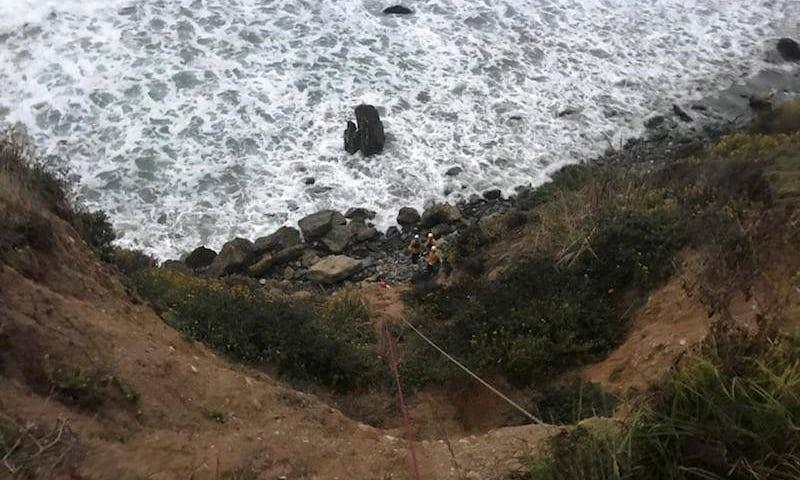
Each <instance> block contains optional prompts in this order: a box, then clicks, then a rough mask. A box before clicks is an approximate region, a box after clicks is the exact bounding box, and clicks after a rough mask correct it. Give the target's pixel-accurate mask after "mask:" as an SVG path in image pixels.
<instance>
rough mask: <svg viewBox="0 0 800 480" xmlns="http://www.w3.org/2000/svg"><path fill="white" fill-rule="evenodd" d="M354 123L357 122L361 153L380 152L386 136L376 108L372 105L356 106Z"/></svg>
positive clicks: (367, 154) (366, 154)
mask: <svg viewBox="0 0 800 480" xmlns="http://www.w3.org/2000/svg"><path fill="white" fill-rule="evenodd" d="M356 123H358V135H359V137H361V153H363V154H364V156H366V157H368V156H370V155H374V154H376V153H380V152H382V151H383V146H384V144H385V143H386V136H385V135H384V132H383V123H381V119H380V115H378V110H377V109H376V108H375V107H373V106H372V105H359V106H357V107H356Z"/></svg>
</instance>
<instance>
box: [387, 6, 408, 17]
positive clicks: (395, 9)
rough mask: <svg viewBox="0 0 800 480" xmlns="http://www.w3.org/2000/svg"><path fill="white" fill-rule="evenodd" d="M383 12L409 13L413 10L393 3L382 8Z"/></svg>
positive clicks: (391, 13)
mask: <svg viewBox="0 0 800 480" xmlns="http://www.w3.org/2000/svg"><path fill="white" fill-rule="evenodd" d="M383 13H385V14H387V15H410V14H412V13H414V11H413V10H411V9H410V8H408V7H404V6H402V5H393V6H391V7H387V8H384V9H383Z"/></svg>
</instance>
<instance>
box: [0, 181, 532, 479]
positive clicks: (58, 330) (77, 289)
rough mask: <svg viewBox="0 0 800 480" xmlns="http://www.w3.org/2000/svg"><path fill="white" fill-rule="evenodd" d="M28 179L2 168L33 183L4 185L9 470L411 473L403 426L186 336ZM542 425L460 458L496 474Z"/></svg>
mask: <svg viewBox="0 0 800 480" xmlns="http://www.w3.org/2000/svg"><path fill="white" fill-rule="evenodd" d="M24 180H25V181H24V182H21V181H20V177H19V174H18V172H17V173H15V172H10V171H8V170H7V169H5V170H3V171H2V173H0V181H2V182H3V185H4V186H8V185H12V184H14V185H22V186H24V188H13V189H12V188H3V189H0V212H2V216H0V219H2V222H3V223H2V225H0V247H2V248H0V360H2V361H1V362H0V368H1V369H0V375H2V376H0V452H2V454H3V455H2V456H4V457H5V459H4V462H2V464H0V478H42V479H45V478H46V479H56V478H73V479H74V478H85V479H109V478H120V479H139V478H151V479H153V478H155V479H187V478H194V479H220V478H260V479H273V478H274V479H277V478H312V477H313V478H363V479H373V478H406V477H407V475H408V469H407V463H406V453H407V452H406V449H405V444H404V442H403V441H402V440H400V439H399V438H398V437H400V436H401V434H400V432H397V431H381V430H377V429H374V428H371V427H368V426H366V425H363V424H359V423H358V422H355V421H352V420H350V419H348V418H345V417H344V416H343V415H342V414H341V413H340V412H339V411H337V410H335V409H333V408H331V407H329V406H328V405H325V404H324V403H322V402H320V401H319V400H318V399H317V398H316V397H314V396H310V395H307V394H303V393H299V392H296V391H294V390H292V389H290V388H287V387H285V386H283V385H282V384H281V383H279V382H276V381H274V380H272V379H271V378H269V377H268V376H267V375H265V374H263V373H260V372H257V371H253V370H248V369H246V368H241V367H238V366H235V365H232V364H231V363H229V362H227V361H226V360H224V359H222V358H220V357H218V356H217V355H215V354H214V353H212V352H211V351H209V350H208V349H207V348H205V347H204V346H202V345H200V344H196V343H192V342H189V341H187V340H185V339H184V338H182V337H181V336H180V335H179V334H178V333H177V332H176V331H175V330H173V329H171V328H170V327H168V326H167V325H165V323H164V322H163V321H162V320H161V319H160V318H159V317H158V316H157V315H156V314H155V313H154V312H153V311H152V310H151V309H150V308H149V307H147V306H145V305H143V304H142V303H141V302H140V301H138V300H137V299H136V296H135V295H134V294H132V293H131V292H130V291H129V290H128V289H127V288H126V286H125V285H124V284H123V281H122V279H121V277H120V275H119V274H118V273H117V272H116V270H115V269H114V268H113V267H110V266H109V265H107V264H105V263H102V262H100V261H99V260H98V259H97V258H96V256H95V255H94V253H93V252H92V251H91V249H90V248H89V246H88V245H87V244H86V243H84V241H83V240H82V239H81V237H80V236H79V235H78V233H77V231H76V230H75V228H74V227H73V226H72V225H71V224H70V223H69V222H68V221H66V220H65V219H64V218H63V217H62V215H64V212H63V211H58V209H57V208H55V207H54V205H55V204H54V203H53V202H52V201H51V199H48V198H43V196H42V195H41V192H40V191H38V190H37V188H38V187H36V186H35V182H30V183H29V182H28V180H30V179H29V178H27V177H26V178H25V179H24ZM29 187H30V188H29ZM31 222H33V223H31ZM32 224H33V225H35V226H36V228H28V226H29V225H32ZM546 431H547V429H546V428H540V427H532V426H529V427H517V428H514V429H507V430H504V431H498V432H495V433H494V434H493V435H492V437H491V438H489V437H486V438H479V439H473V440H471V441H469V442H467V443H465V444H463V445H462V453H463V457H464V459H463V460H462V463H461V466H462V467H463V468H466V469H472V470H475V471H480V469H481V468H484V467H485V468H493V465H494V464H495V463H496V462H497V461H502V460H503V459H506V458H510V457H511V456H512V454H513V452H514V450H515V449H516V448H517V446H516V445H517V444H516V440H515V438H516V437H519V436H522V437H525V438H527V439H530V440H531V441H532V442H535V441H537V440H538V439H540V438H542V437H543V436H544V435H545V433H546ZM488 444H491V449H490V448H488ZM417 449H418V450H419V451H418V455H419V460H420V467H421V469H422V470H423V473H425V475H426V477H427V478H456V476H457V472H456V470H454V469H453V468H452V465H451V460H450V454H449V453H448V450H447V447H446V446H445V445H444V444H443V443H435V442H434V443H431V444H425V445H422V444H420V445H418V446H417Z"/></svg>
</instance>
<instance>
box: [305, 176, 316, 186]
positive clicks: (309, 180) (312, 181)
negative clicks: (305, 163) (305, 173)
mask: <svg viewBox="0 0 800 480" xmlns="http://www.w3.org/2000/svg"><path fill="white" fill-rule="evenodd" d="M303 183H305V184H306V185H314V184H315V183H317V179H316V178H314V177H306V178H304V179H303Z"/></svg>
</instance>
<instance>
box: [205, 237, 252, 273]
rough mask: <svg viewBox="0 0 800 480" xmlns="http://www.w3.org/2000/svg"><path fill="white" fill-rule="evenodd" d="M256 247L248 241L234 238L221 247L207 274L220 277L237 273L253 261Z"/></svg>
mask: <svg viewBox="0 0 800 480" xmlns="http://www.w3.org/2000/svg"><path fill="white" fill-rule="evenodd" d="M255 256H256V246H255V245H254V244H253V242H251V241H250V240H247V239H244V238H236V239H233V240H231V241H230V242H228V243H226V244H225V245H223V246H222V250H221V251H220V252H219V255H217V256H216V258H214V261H213V262H212V263H211V265H210V266H209V267H208V273H209V274H210V275H213V276H217V277H221V276H223V275H230V274H232V273H239V272H241V271H244V269H245V268H247V266H248V265H249V264H250V263H251V262H252V261H253V260H254V259H255Z"/></svg>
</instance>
